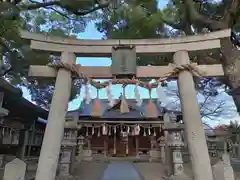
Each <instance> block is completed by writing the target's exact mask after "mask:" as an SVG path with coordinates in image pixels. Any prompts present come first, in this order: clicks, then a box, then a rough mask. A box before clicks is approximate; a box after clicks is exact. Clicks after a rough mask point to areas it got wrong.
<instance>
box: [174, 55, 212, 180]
mask: <svg viewBox="0 0 240 180" xmlns="http://www.w3.org/2000/svg"><path fill="white" fill-rule="evenodd" d="M173 59H174V63H175V64H176V65H185V64H189V63H190V59H189V55H188V52H187V51H178V52H176V53H175V54H174V56H173ZM178 88H179V94H180V100H181V109H182V113H183V121H184V124H185V131H186V136H187V141H188V148H189V152H190V156H191V158H190V159H191V162H192V169H193V176H194V179H195V180H203V179H207V180H213V175H212V168H211V164H210V159H209V154H208V149H207V143H206V138H205V133H204V129H203V123H202V121H201V116H200V111H199V105H198V102H197V97H196V90H195V86H194V81H193V76H192V74H191V72H189V71H182V72H180V73H179V75H178Z"/></svg>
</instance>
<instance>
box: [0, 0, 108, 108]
mask: <svg viewBox="0 0 240 180" xmlns="http://www.w3.org/2000/svg"><path fill="white" fill-rule="evenodd" d="M111 2H112V1H111ZM109 5H110V1H109V2H108V1H101V2H100V1H97V0H85V1H82V0H81V1H80V0H73V1H68V0H60V1H48V0H43V1H33V0H15V1H12V0H11V1H6V0H4V1H3V0H2V1H1V0H0V23H1V28H0V55H1V56H0V57H1V58H0V59H1V61H0V62H1V64H0V76H2V77H4V78H5V79H7V80H8V81H10V83H11V84H13V85H16V86H25V87H27V88H28V89H29V91H30V94H31V97H32V100H33V101H35V102H36V103H37V104H38V105H40V106H42V107H45V108H48V107H49V104H50V101H51V98H52V93H53V90H54V80H37V79H33V78H29V77H28V76H27V73H28V69H29V66H30V65H46V64H47V63H49V62H51V61H53V60H54V59H58V58H59V57H56V56H52V55H50V54H48V53H44V52H36V51H33V50H31V49H30V47H29V44H28V43H27V42H25V41H24V40H22V39H21V37H20V30H27V31H30V32H35V33H45V34H48V35H53V36H68V37H71V38H76V35H77V33H79V32H83V31H84V30H85V27H86V25H87V23H88V22H89V21H91V20H96V19H97V18H98V12H97V10H99V9H102V8H106V7H108V6H109ZM79 87H80V82H79V81H75V82H74V86H73V88H72V96H71V98H74V97H75V95H76V94H77V92H78V89H79Z"/></svg>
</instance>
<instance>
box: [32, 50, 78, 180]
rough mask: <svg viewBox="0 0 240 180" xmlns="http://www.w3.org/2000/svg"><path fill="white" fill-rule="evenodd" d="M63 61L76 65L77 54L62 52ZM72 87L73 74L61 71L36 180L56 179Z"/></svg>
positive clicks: (59, 71) (56, 84)
mask: <svg viewBox="0 0 240 180" xmlns="http://www.w3.org/2000/svg"><path fill="white" fill-rule="evenodd" d="M61 61H62V62H64V63H70V64H71V63H75V61H76V57H75V54H74V53H70V52H62V54H61ZM71 85H72V78H71V72H70V71H68V70H66V69H63V68H62V69H59V70H58V73H57V78H56V83H55V90H54V93H53V97H52V102H51V107H50V111H49V115H48V123H47V126H46V130H45V134H44V138H43V143H42V148H41V153H40V157H39V162H38V168H37V173H36V180H43V179H44V180H53V179H55V177H56V170H57V165H58V159H59V153H60V147H61V141H62V138H63V133H64V124H65V116H66V113H67V109H68V101H69V97H70V91H71Z"/></svg>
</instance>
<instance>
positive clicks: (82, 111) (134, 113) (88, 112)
mask: <svg viewBox="0 0 240 180" xmlns="http://www.w3.org/2000/svg"><path fill="white" fill-rule="evenodd" d="M117 100H118V101H117V102H116V103H115V105H116V104H118V103H120V101H121V100H119V99H117ZM100 101H101V116H100V117H99V118H104V119H112V118H116V119H133V118H135V119H146V118H147V116H146V106H147V103H148V102H149V99H143V102H142V105H141V106H138V105H137V102H136V100H135V99H130V100H129V99H126V101H127V103H128V104H129V106H131V110H130V112H129V113H125V114H121V113H120V112H118V111H115V110H113V109H112V107H110V106H109V104H108V103H109V102H108V100H107V99H103V100H102V99H101V100H100ZM152 102H153V103H154V104H155V106H156V109H157V111H158V116H159V117H162V116H163V114H164V113H165V112H169V113H174V114H175V115H176V116H179V117H181V116H182V114H181V112H180V111H174V110H168V109H166V108H164V107H162V106H161V103H160V102H159V101H158V99H157V98H155V99H152ZM115 105H114V106H115ZM114 106H113V107H114ZM92 107H93V100H91V101H90V103H89V104H87V103H86V102H85V101H84V100H83V101H82V103H81V104H80V106H79V108H78V109H76V110H73V111H68V113H67V118H71V117H72V116H74V114H75V113H78V117H79V118H83V119H84V118H85V119H86V118H88V117H89V118H90V117H93V116H92Z"/></svg>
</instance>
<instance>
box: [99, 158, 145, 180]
mask: <svg viewBox="0 0 240 180" xmlns="http://www.w3.org/2000/svg"><path fill="white" fill-rule="evenodd" d="M123 179H124V180H142V178H141V177H140V175H139V173H138V172H137V171H136V169H135V168H134V166H133V164H132V163H127V162H125V163H124V162H116V163H110V164H109V165H108V167H107V168H106V169H105V171H104V174H103V177H102V178H101V180H123Z"/></svg>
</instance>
